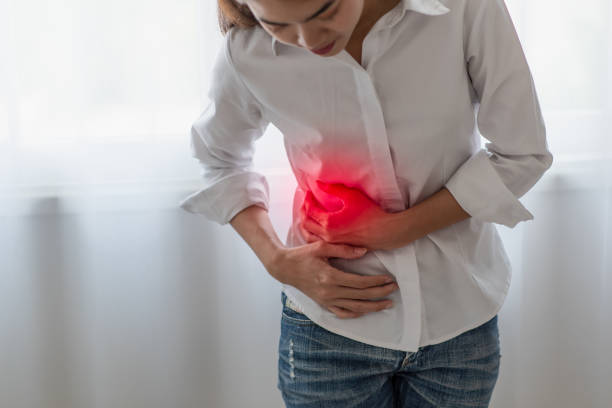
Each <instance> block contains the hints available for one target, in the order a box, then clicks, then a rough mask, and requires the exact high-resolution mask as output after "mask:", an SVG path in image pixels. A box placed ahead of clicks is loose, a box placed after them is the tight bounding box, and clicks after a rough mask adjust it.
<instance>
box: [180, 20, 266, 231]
mask: <svg viewBox="0 0 612 408" xmlns="http://www.w3.org/2000/svg"><path fill="white" fill-rule="evenodd" d="M232 34H233V30H232V31H230V32H228V33H227V34H226V37H225V41H224V42H223V45H222V46H221V47H220V49H219V51H218V53H217V56H216V59H215V63H214V66H213V69H212V78H211V86H210V88H209V92H208V97H209V102H208V104H207V106H206V107H205V109H204V110H203V112H202V114H201V115H200V117H199V118H198V119H197V120H196V121H195V122H194V123H193V125H192V127H191V135H190V137H191V139H190V140H191V151H192V156H193V157H195V158H196V159H197V160H198V161H199V164H200V166H201V169H202V170H201V173H200V174H201V177H202V179H203V182H204V185H203V187H202V189H201V190H199V191H196V192H194V193H193V194H191V195H189V196H188V197H186V198H184V199H183V200H182V201H181V202H180V207H181V208H182V209H184V210H186V211H188V212H190V213H195V214H201V215H203V216H204V217H206V218H207V219H209V220H211V221H214V222H216V223H218V224H221V225H224V224H227V223H228V222H229V221H231V219H232V218H233V217H234V216H235V215H236V214H238V213H239V212H240V211H242V210H243V209H245V208H246V207H249V206H251V205H258V206H260V207H262V208H264V209H266V210H268V208H269V186H268V182H267V180H266V178H265V176H263V175H262V174H260V173H258V172H255V171H253V169H252V163H253V154H254V152H255V146H254V142H255V141H256V140H257V139H258V138H259V137H261V135H262V134H263V133H264V132H265V130H266V128H267V126H268V122H267V121H266V120H265V119H264V117H263V115H262V110H263V109H262V108H261V105H260V104H259V103H258V101H257V100H256V99H255V97H254V96H253V94H252V93H251V92H250V91H249V89H248V88H247V87H246V85H245V83H244V81H243V80H242V78H241V77H240V75H239V73H238V72H237V71H236V69H235V67H234V65H233V63H232V58H231V50H230V44H231V43H230V39H231V35H232Z"/></svg>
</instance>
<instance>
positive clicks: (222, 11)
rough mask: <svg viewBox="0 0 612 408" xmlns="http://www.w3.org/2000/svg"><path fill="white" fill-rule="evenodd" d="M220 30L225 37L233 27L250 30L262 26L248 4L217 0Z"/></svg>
mask: <svg viewBox="0 0 612 408" xmlns="http://www.w3.org/2000/svg"><path fill="white" fill-rule="evenodd" d="M217 6H218V8H217V17H218V18H219V29H220V30H221V34H223V35H225V33H227V32H228V31H229V29H230V28H232V27H239V28H250V27H255V26H258V25H260V24H259V21H257V19H256V18H255V16H253V13H251V9H249V6H247V5H246V4H242V3H239V2H238V1H236V0H217Z"/></svg>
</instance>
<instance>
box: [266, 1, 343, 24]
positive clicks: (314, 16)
mask: <svg viewBox="0 0 612 408" xmlns="http://www.w3.org/2000/svg"><path fill="white" fill-rule="evenodd" d="M334 1H335V0H330V1H328V2H327V3H325V4H324V5H323V7H321V8H320V9H319V10H318V11H317V12H316V13H314V14H313V15H312V16H310V17H308V18H307V19H306V20H304V21H303V22H304V23H305V22H307V21H310V20H312V19H313V18H316V17H317V16H318V15H319V14H321V13H324V12H325V10H327V9H328V8H329V6H331V5H332V4H333V3H334ZM259 20H260V21H263V22H264V23H266V24H272V25H279V26H286V25H288V23H277V22H274V21H268V20H266V19H263V18H260V19H259Z"/></svg>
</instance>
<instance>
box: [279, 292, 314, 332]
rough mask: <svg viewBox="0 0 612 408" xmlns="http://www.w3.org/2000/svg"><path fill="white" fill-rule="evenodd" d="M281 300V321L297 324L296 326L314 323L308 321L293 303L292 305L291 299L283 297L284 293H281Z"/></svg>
mask: <svg viewBox="0 0 612 408" xmlns="http://www.w3.org/2000/svg"><path fill="white" fill-rule="evenodd" d="M281 299H282V303H283V310H282V318H283V319H285V320H288V321H289V322H292V323H298V324H314V322H313V321H312V320H310V318H308V316H306V315H305V314H304V313H302V311H301V310H300V309H299V308H298V306H297V305H296V304H295V303H293V302H292V301H291V299H289V298H288V297H287V295H285V292H281Z"/></svg>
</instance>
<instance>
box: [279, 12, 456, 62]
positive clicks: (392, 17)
mask: <svg viewBox="0 0 612 408" xmlns="http://www.w3.org/2000/svg"><path fill="white" fill-rule="evenodd" d="M409 10H410V11H416V12H417V13H421V14H425V15H428V16H439V15H442V14H446V13H448V12H449V11H450V9H449V8H448V7H446V6H445V5H444V4H443V3H442V1H440V0H400V4H398V5H397V7H395V8H394V9H393V10H392V11H391V12H390V13H389V14H388V20H389V23H388V25H387V28H389V27H392V26H393V25H394V24H396V23H397V22H398V21H399V20H400V19H401V18H402V17H403V16H404V14H406V11H409ZM271 37H272V36H271ZM282 44H283V43H281V42H279V41H277V40H276V38H274V37H272V53H273V54H274V55H275V56H276V55H278V46H279V45H282Z"/></svg>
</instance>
